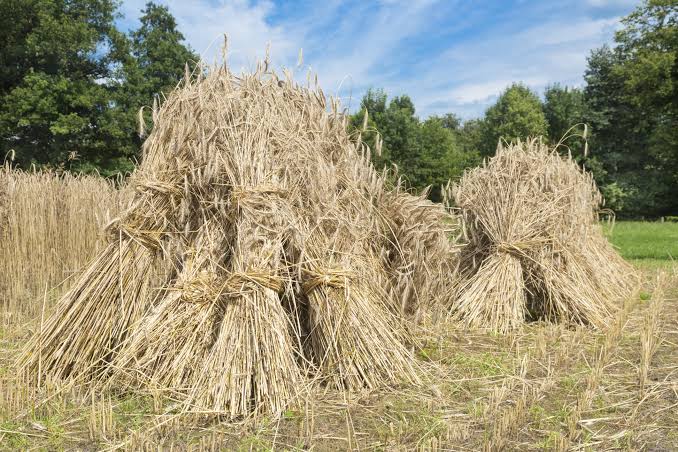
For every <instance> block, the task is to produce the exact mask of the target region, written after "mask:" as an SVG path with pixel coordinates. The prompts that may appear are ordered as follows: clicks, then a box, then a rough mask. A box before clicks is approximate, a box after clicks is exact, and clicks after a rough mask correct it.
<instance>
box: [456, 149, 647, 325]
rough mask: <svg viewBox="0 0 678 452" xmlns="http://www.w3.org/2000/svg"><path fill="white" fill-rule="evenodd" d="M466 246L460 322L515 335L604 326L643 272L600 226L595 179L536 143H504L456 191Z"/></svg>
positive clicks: (459, 290) (458, 301)
mask: <svg viewBox="0 0 678 452" xmlns="http://www.w3.org/2000/svg"><path fill="white" fill-rule="evenodd" d="M452 195H453V197H454V201H455V202H456V204H457V205H458V207H459V210H460V213H461V216H462V220H463V227H464V235H465V238H466V241H467V243H468V244H467V245H466V246H465V247H464V249H463V250H462V258H461V274H462V276H463V277H462V278H460V279H459V287H458V288H457V293H458V295H457V296H456V297H455V300H454V303H453V306H452V309H453V311H454V315H455V318H457V319H459V320H461V321H462V322H464V323H465V324H467V325H469V326H471V327H476V328H490V329H493V330H496V331H502V332H506V331H508V330H510V329H512V328H516V327H519V326H521V325H522V324H523V323H524V322H525V320H526V319H531V320H535V319H545V320H549V321H556V322H573V323H582V324H588V325H592V326H594V327H598V328H603V327H606V326H607V325H609V324H610V321H611V319H612V318H613V316H614V312H615V309H616V308H615V301H617V300H620V299H622V298H624V297H626V296H628V294H629V293H630V292H631V290H633V289H634V287H635V286H636V281H637V278H636V275H635V274H634V271H633V270H632V268H631V267H630V266H629V265H628V264H626V263H625V262H624V261H623V260H622V259H621V257H619V255H618V254H617V253H616V251H615V250H614V249H613V248H612V247H611V246H610V245H609V243H608V242H607V241H606V240H605V238H604V237H603V235H602V232H601V231H600V227H599V226H598V210H599V208H600V206H601V204H602V197H601V195H600V192H599V191H598V189H597V188H596V186H595V183H594V181H593V178H592V176H591V175H590V174H588V173H585V172H583V171H582V170H581V169H580V168H579V167H578V165H577V164H576V163H575V162H574V161H573V160H572V159H571V158H563V157H561V156H560V155H559V154H558V153H557V152H555V151H554V150H552V149H550V148H549V147H548V146H546V145H545V144H543V143H542V142H541V141H539V140H537V139H534V140H530V141H526V142H520V141H519V142H517V143H512V144H509V145H506V146H504V145H502V144H500V145H499V147H498V148H497V153H496V155H495V156H494V157H492V158H491V159H489V160H488V161H487V162H486V163H485V164H484V165H483V166H482V167H479V168H475V169H473V170H471V171H469V172H467V173H466V174H465V175H464V176H463V177H462V179H461V180H460V181H459V183H458V184H457V185H455V186H454V187H452Z"/></svg>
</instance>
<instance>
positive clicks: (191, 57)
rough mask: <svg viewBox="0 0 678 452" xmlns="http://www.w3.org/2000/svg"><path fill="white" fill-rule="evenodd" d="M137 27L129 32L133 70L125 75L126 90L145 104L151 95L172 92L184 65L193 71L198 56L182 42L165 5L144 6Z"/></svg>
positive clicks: (174, 22)
mask: <svg viewBox="0 0 678 452" xmlns="http://www.w3.org/2000/svg"><path fill="white" fill-rule="evenodd" d="M141 13H142V16H141V19H140V21H141V26H140V27H139V28H138V29H137V30H135V31H133V32H132V33H131V41H132V42H131V53H132V56H133V57H134V58H135V60H136V61H135V63H136V64H135V65H134V66H132V69H134V70H135V71H134V72H133V73H131V74H129V77H130V78H129V80H128V83H129V85H130V86H129V88H130V91H133V92H134V94H135V95H137V96H139V97H140V98H141V101H142V102H143V103H142V104H143V105H149V104H150V103H151V102H152V100H153V96H154V95H156V94H160V93H161V92H168V91H170V90H172V89H173V88H174V87H175V86H176V85H177V83H179V81H180V80H181V78H182V77H183V76H184V72H185V65H186V64H188V65H189V70H191V71H192V70H193V68H194V67H195V65H196V64H197V62H198V61H199V57H198V56H197V55H196V54H195V53H194V52H193V51H192V50H191V49H190V48H189V47H188V46H187V45H186V44H185V43H184V36H183V35H182V34H181V33H180V32H179V31H178V29H177V23H176V20H175V19H174V17H173V16H172V15H171V14H170V12H169V10H168V9H167V7H166V6H160V5H156V4H155V3H153V2H148V3H146V7H145V8H144V9H143V10H142V11H141Z"/></svg>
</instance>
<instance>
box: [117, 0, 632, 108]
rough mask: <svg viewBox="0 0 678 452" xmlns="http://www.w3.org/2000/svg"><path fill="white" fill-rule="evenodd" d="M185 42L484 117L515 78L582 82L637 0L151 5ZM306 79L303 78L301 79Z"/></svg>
mask: <svg viewBox="0 0 678 452" xmlns="http://www.w3.org/2000/svg"><path fill="white" fill-rule="evenodd" d="M145 1H146V0H124V1H123V4H122V7H121V12H122V14H123V17H122V18H121V19H120V20H119V24H120V25H121V27H122V28H123V29H132V28H135V27H136V26H137V25H138V17H139V15H140V11H141V9H142V8H143V6H144V3H145ZM156 2H157V3H162V4H165V5H167V6H168V7H169V9H170V11H171V13H172V14H173V15H174V16H175V17H176V19H177V22H178V23H179V27H180V30H181V32H182V33H183V34H184V36H185V37H186V40H187V41H188V43H189V45H190V46H191V47H192V48H193V49H194V50H195V51H196V52H198V53H199V54H200V55H201V56H202V57H203V58H204V59H206V60H207V61H210V62H212V61H213V60H214V58H216V57H217V55H219V54H220V47H221V43H222V39H223V38H222V36H223V34H224V33H226V34H228V37H229V64H230V66H231V67H232V68H235V69H241V68H250V67H252V66H253V64H254V62H255V61H256V59H257V58H259V57H261V56H262V55H263V54H264V52H265V48H266V43H267V42H270V43H271V59H272V61H273V63H274V64H276V65H277V66H285V67H290V68H295V67H296V64H297V58H298V55H299V49H303V55H304V66H303V67H302V68H301V69H295V71H296V72H298V73H300V74H305V72H306V71H307V70H308V68H311V69H312V70H313V71H314V72H316V73H317V74H318V78H319V81H320V84H321V86H322V87H323V89H324V91H325V92H326V93H327V94H333V95H338V96H340V97H341V98H342V102H343V103H344V105H348V106H350V108H351V109H352V110H354V109H355V108H357V106H358V105H359V103H360V97H361V96H362V94H363V93H364V92H365V90H366V89H368V88H369V87H376V88H384V89H385V90H386V92H387V93H388V94H389V95H398V94H408V95H410V96H411V97H412V99H413V101H414V103H415V105H416V107H417V113H418V114H419V115H420V116H422V117H425V116H428V115H431V114H442V113H447V112H454V113H456V114H458V115H460V116H462V117H463V118H472V117H476V116H479V115H481V114H482V113H483V112H484V110H485V109H486V108H487V107H488V106H489V105H491V104H492V103H493V101H494V100H496V98H497V95H498V94H499V93H500V92H501V91H502V90H503V89H504V88H506V87H507V86H508V85H509V84H510V83H511V82H512V81H522V82H524V83H525V84H527V85H528V86H530V87H531V88H532V89H534V90H535V91H537V92H539V93H541V92H542V91H543V89H544V87H545V86H546V85H548V84H550V83H554V82H560V83H562V84H567V85H580V84H581V83H582V74H583V72H584V69H585V67H586V57H587V56H588V54H589V52H590V50H591V49H593V48H596V47H599V46H601V45H602V44H604V43H610V42H611V41H612V36H613V34H614V31H615V29H617V28H618V27H619V19H620V18H621V17H623V16H625V15H627V14H628V13H629V12H631V11H632V10H633V9H634V7H635V6H636V5H637V3H638V0H635V1H632V0H579V1H576V0H551V1H546V0H542V1H539V0H533V1H527V0H511V1H508V0H507V1H504V0H487V1H482V2H481V1H471V0H466V1H455V0H440V1H436V0H404V1H401V0H378V1H364V0H320V1H307V0H297V1H295V0H278V1H266V0H263V1H262V0H190V1H189V0H156ZM302 77H304V76H303V75H300V78H302Z"/></svg>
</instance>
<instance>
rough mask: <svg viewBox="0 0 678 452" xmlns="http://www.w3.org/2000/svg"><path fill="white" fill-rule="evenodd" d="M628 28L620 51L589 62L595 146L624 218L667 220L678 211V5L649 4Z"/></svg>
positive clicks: (595, 55) (619, 37) (620, 35)
mask: <svg viewBox="0 0 678 452" xmlns="http://www.w3.org/2000/svg"><path fill="white" fill-rule="evenodd" d="M622 24H623V28H622V29H621V30H620V31H618V32H617V34H616V36H615V43H616V46H615V47H614V48H613V49H610V48H608V47H602V48H600V49H597V50H595V51H594V52H592V54H591V56H590V57H589V62H588V69H587V71H586V74H585V79H586V82H587V85H586V88H585V100H586V104H587V108H588V114H587V121H588V122H589V123H590V124H591V126H592V128H593V138H592V146H591V149H592V150H593V152H594V153H595V155H596V157H597V159H598V160H599V161H600V162H601V164H602V167H603V169H604V172H605V177H604V178H603V179H604V180H602V181H601V182H602V184H601V185H602V186H605V185H607V184H609V183H612V182H614V183H616V184H617V187H618V189H619V190H621V192H623V193H624V197H625V198H626V200H625V202H624V206H623V210H622V213H623V214H624V215H627V216H643V215H647V216H661V215H667V214H670V213H673V212H676V211H678V198H677V197H676V196H675V193H676V191H677V190H678V69H677V68H678V65H677V62H676V55H677V54H678V5H676V3H675V2H673V1H666V0H650V1H647V2H645V3H644V4H643V5H641V6H640V7H638V8H637V9H636V10H635V11H634V12H633V13H632V14H630V15H629V16H628V17H626V18H625V19H623V20H622Z"/></svg>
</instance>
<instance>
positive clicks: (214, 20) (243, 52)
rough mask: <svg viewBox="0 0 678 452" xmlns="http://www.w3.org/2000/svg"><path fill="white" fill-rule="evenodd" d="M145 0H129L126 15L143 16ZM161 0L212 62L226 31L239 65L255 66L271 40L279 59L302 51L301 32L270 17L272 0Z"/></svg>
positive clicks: (283, 60) (232, 59) (231, 60)
mask: <svg viewBox="0 0 678 452" xmlns="http://www.w3.org/2000/svg"><path fill="white" fill-rule="evenodd" d="M145 1H146V0H132V1H127V2H125V3H124V12H125V15H126V16H127V17H134V18H136V17H137V16H139V11H140V10H141V9H142V8H143V5H144V4H145ZM158 3H160V4H163V5H166V6H168V7H169V9H170V12H171V13H172V14H173V15H174V17H175V18H176V20H177V24H178V26H179V30H180V31H181V32H182V33H183V34H184V36H185V37H186V40H187V41H188V43H189V44H190V45H191V47H192V48H193V49H194V50H195V51H196V52H197V53H198V54H199V55H200V56H201V58H203V59H204V60H205V61H206V62H208V63H211V62H213V60H214V59H215V58H219V56H220V55H221V47H222V44H223V41H224V40H223V36H224V33H226V34H227V35H228V39H229V45H228V49H229V51H228V58H229V64H231V65H232V67H234V68H236V69H239V68H241V67H251V66H253V65H254V64H255V63H256V61H257V59H260V58H263V56H264V53H265V49H266V46H267V44H268V43H270V44H271V55H272V60H273V61H274V62H275V63H287V62H288V60H290V59H293V58H294V57H295V56H296V55H297V54H298V51H299V47H300V46H299V44H300V42H301V39H300V38H301V36H299V34H298V33H295V32H294V31H293V30H289V29H285V28H284V27H282V26H279V25H271V24H270V23H269V22H268V21H267V18H268V16H269V15H270V14H271V13H272V11H273V8H274V4H273V3H272V2H270V1H259V2H250V1H248V0H219V1H218V2H216V3H215V2H210V1H209V0H194V1H182V0H162V1H159V2H158Z"/></svg>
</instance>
